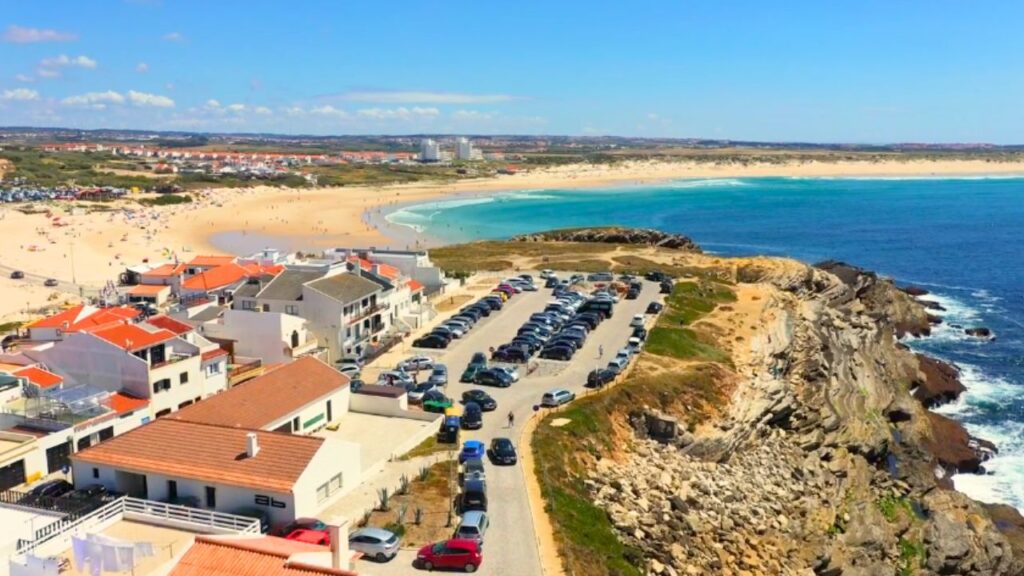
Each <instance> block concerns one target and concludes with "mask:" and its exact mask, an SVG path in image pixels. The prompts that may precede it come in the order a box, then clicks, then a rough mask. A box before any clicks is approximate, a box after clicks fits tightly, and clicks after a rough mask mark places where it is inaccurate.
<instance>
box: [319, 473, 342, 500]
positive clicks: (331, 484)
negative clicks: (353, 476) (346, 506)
mask: <svg viewBox="0 0 1024 576" xmlns="http://www.w3.org/2000/svg"><path fill="white" fill-rule="evenodd" d="M341 485H342V482H341V473H340V472H339V473H338V474H336V475H335V476H334V477H332V478H331V479H330V480H328V481H327V482H325V483H323V484H321V485H320V486H319V487H318V488H317V489H316V501H317V503H318V504H319V503H322V502H323V501H324V500H327V499H328V498H330V496H331V494H334V493H336V492H337V491H338V490H341Z"/></svg>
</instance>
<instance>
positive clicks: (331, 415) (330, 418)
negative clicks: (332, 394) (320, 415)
mask: <svg viewBox="0 0 1024 576" xmlns="http://www.w3.org/2000/svg"><path fill="white" fill-rule="evenodd" d="M331 408H332V406H331V401H330V400H328V401H327V421H328V422H331V421H333V420H334V411H333V410H331Z"/></svg>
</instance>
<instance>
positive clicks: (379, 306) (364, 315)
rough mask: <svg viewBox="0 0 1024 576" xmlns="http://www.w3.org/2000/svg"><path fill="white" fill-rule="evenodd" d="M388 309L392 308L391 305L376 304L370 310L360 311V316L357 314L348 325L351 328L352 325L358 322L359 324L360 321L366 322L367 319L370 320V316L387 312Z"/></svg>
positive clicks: (350, 319)
mask: <svg viewBox="0 0 1024 576" xmlns="http://www.w3.org/2000/svg"><path fill="white" fill-rule="evenodd" d="M388 308H391V305H390V304H381V303H378V304H374V305H373V306H370V307H369V308H366V309H363V310H360V311H359V313H358V314H356V315H355V316H353V317H351V318H349V319H348V321H347V323H348V325H349V326H351V325H352V324H355V323H356V322H359V321H360V320H365V319H366V318H368V317H370V316H372V315H374V314H376V313H378V312H383V311H385V310H387V309H388Z"/></svg>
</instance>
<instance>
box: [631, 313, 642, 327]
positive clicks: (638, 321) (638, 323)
mask: <svg viewBox="0 0 1024 576" xmlns="http://www.w3.org/2000/svg"><path fill="white" fill-rule="evenodd" d="M629 325H630V326H632V327H633V328H642V327H643V325H644V315H643V314H637V315H636V316H633V319H632V320H630V321H629Z"/></svg>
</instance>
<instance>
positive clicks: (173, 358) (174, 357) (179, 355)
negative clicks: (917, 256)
mask: <svg viewBox="0 0 1024 576" xmlns="http://www.w3.org/2000/svg"><path fill="white" fill-rule="evenodd" d="M193 356H195V354H188V353H183V352H174V353H171V355H170V357H169V358H167V359H166V360H164V361H163V362H155V363H153V364H150V366H149V369H150V370H156V369H157V368H163V367H164V366H170V365H171V364H177V363H178V362H181V361H183V360H188V359H189V358H192V357H193Z"/></svg>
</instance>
